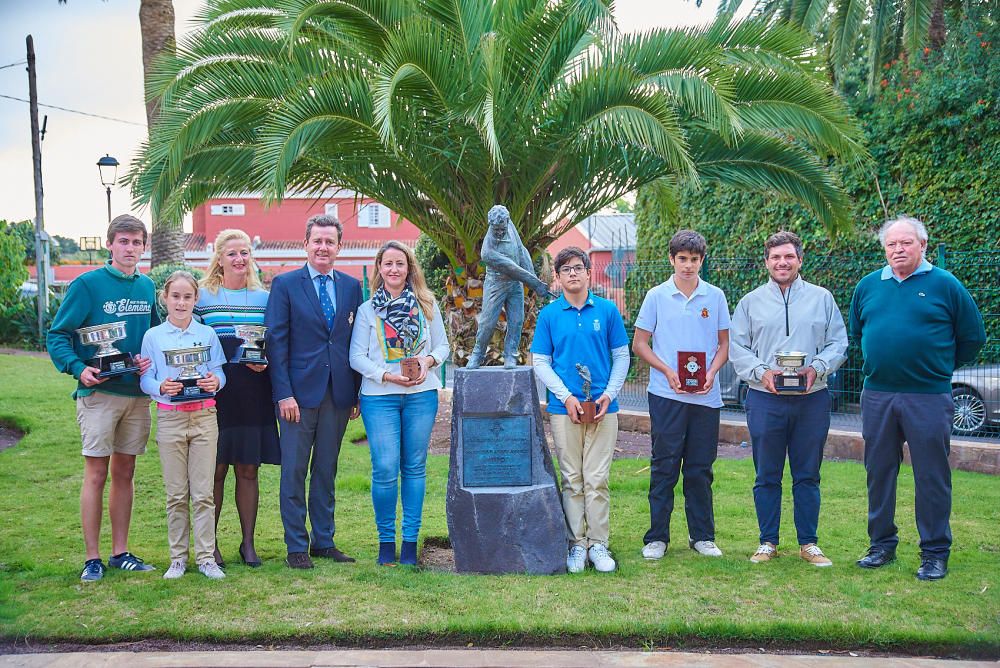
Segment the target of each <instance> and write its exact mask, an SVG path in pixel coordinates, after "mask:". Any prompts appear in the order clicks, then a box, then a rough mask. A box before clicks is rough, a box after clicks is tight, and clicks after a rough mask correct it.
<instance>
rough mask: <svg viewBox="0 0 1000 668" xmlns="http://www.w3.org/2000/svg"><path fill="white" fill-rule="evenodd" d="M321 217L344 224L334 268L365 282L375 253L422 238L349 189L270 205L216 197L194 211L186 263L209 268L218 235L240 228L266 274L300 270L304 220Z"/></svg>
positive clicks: (251, 198)
mask: <svg viewBox="0 0 1000 668" xmlns="http://www.w3.org/2000/svg"><path fill="white" fill-rule="evenodd" d="M323 213H326V214H330V215H333V216H336V217H337V219H338V220H340V223H341V224H342V225H343V226H344V235H343V240H342V244H341V249H340V254H339V255H338V256H337V264H336V266H337V269H339V270H340V271H343V272H345V273H347V274H350V275H351V276H354V277H355V278H361V277H362V273H363V271H364V269H363V268H364V267H371V265H372V264H374V261H375V253H376V252H378V249H379V248H380V247H381V246H382V244H383V243H385V242H386V241H388V240H389V239H398V240H399V241H402V242H403V243H405V244H407V245H410V246H413V245H414V244H416V243H417V237H419V236H420V231H419V230H418V229H417V228H416V227H415V226H414V225H413V223H411V222H410V221H408V220H406V219H401V218H400V217H399V214H397V213H394V212H392V211H390V210H389V209H388V208H387V207H386V206H384V205H382V204H379V203H378V202H376V201H375V200H373V199H371V198H367V197H362V196H360V195H356V194H355V193H354V192H351V191H344V190H341V191H338V192H335V193H329V194H324V195H323V196H321V197H315V196H310V197H304V196H301V195H289V196H287V197H286V198H285V199H284V200H283V201H282V202H281V203H280V204H275V205H273V206H271V207H266V206H264V204H263V203H262V202H261V200H260V198H259V197H258V196H255V195H246V196H243V197H227V198H216V199H211V200H209V201H207V202H205V203H204V204H202V205H200V206H198V207H197V208H195V210H194V211H193V212H192V221H193V224H192V231H191V234H190V235H189V236H188V238H187V240H186V243H185V247H184V258H185V261H186V262H187V263H188V264H191V265H192V266H195V267H199V268H202V267H205V266H207V265H208V261H209V260H210V259H211V257H212V251H211V244H212V242H213V241H214V240H215V237H216V236H217V235H218V234H219V232H221V231H222V230H225V229H229V228H237V229H240V230H243V231H244V232H246V233H247V234H248V235H249V236H250V238H251V239H252V240H253V242H254V257H255V259H256V260H257V265H258V266H259V267H260V269H261V271H263V272H264V273H265V274H268V275H270V276H274V275H276V274H280V273H284V272H286V271H291V270H293V269H297V268H299V267H301V266H302V265H303V264H304V263H305V261H306V254H305V249H304V248H303V240H304V237H305V229H306V221H307V220H308V219H309V218H311V217H312V216H315V215H317V214H323ZM369 278H371V273H370V271H369Z"/></svg>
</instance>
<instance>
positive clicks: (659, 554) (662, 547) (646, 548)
mask: <svg viewBox="0 0 1000 668" xmlns="http://www.w3.org/2000/svg"><path fill="white" fill-rule="evenodd" d="M666 553H667V544H666V543H664V542H663V541H662V540H654V541H653V542H652V543H646V544H645V545H643V546H642V558H643V559H662V558H663V555H664V554H666Z"/></svg>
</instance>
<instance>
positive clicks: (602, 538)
mask: <svg viewBox="0 0 1000 668" xmlns="http://www.w3.org/2000/svg"><path fill="white" fill-rule="evenodd" d="M555 270H556V275H557V276H558V277H559V283H560V285H561V286H562V290H563V294H562V296H561V297H560V298H559V299H557V300H555V301H554V302H552V303H551V304H549V305H548V306H546V307H545V308H543V309H542V311H541V313H539V314H538V323H537V324H536V325H535V338H534V339H533V340H532V342H531V354H532V359H533V364H534V367H535V373H536V374H537V375H538V377H539V378H540V379H541V381H542V382H543V383H545V386H546V388H548V392H547V393H546V394H547V401H548V412H549V420H550V422H551V424H552V438H553V440H554V441H555V446H556V456H557V457H558V458H559V471H560V473H561V475H562V502H563V512H564V513H565V514H566V530H567V534H568V537H569V554H568V555H567V557H566V570H568V571H569V572H570V573H579V572H581V571H583V569H584V568H585V567H586V565H587V560H588V559H589V560H590V562H591V563H592V564H593V565H594V569H595V570H597V571H600V572H602V573H607V572H611V571H613V570H615V566H616V564H615V560H614V559H613V558H612V557H611V554H610V553H609V552H608V534H609V529H610V527H609V516H610V502H609V499H610V495H609V492H608V474H609V473H610V471H611V458H612V455H614V451H615V443H616V442H617V441H618V403H617V401H615V398H616V397H617V396H618V392H619V391H620V390H621V388H622V384H623V383H624V382H625V376H626V374H628V365H629V353H628V334H626V333H625V324H624V323H623V322H622V316H621V314H620V313H619V312H618V308H617V307H616V306H615V305H614V304H613V303H612V302H610V301H608V300H607V299H601V298H600V297H595V296H594V295H593V294H591V292H590V289H589V288H590V258H589V257H587V254H586V253H585V252H583V251H582V250H580V249H579V248H577V247H575V246H570V247H568V248H565V249H563V250H561V251H560V252H559V254H558V255H556V261H555ZM584 367H585V368H586V369H584ZM588 372H589V380H590V395H591V397H597V398H596V399H595V401H596V403H597V411H596V417H595V419H594V421H593V422H589V423H585V422H583V421H582V419H581V418H582V417H583V416H584V411H583V408H582V407H581V405H580V402H582V401H586V400H587V393H586V392H585V391H584V374H586V373H588Z"/></svg>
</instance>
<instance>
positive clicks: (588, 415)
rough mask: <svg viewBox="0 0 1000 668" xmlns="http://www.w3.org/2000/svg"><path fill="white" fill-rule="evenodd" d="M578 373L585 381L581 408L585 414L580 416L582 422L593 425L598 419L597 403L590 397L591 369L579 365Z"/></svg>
mask: <svg viewBox="0 0 1000 668" xmlns="http://www.w3.org/2000/svg"><path fill="white" fill-rule="evenodd" d="M576 372H577V373H578V374H580V378H582V379H583V401H581V402H580V408H582V409H583V413H581V414H580V422H582V423H583V424H591V423H593V422H595V421H596V419H597V402H595V401H594V400H593V397H592V396H590V382H591V379H590V369H588V368H587V367H586V366H584V365H583V364H577V365H576Z"/></svg>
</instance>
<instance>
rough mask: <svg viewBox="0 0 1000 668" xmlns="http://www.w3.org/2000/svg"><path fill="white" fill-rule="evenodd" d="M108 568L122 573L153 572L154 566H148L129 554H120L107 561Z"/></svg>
mask: <svg viewBox="0 0 1000 668" xmlns="http://www.w3.org/2000/svg"><path fill="white" fill-rule="evenodd" d="M108 566H110V567H111V568H120V569H121V570H123V571H155V570H156V567H155V566H150V565H149V564H147V563H146V562H144V561H143V560H142V559H140V558H139V557H137V556H135V555H134V554H132V553H131V552H122V553H121V554H118V555H115V556H113V557H111V558H110V559H108Z"/></svg>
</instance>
